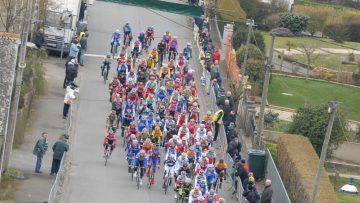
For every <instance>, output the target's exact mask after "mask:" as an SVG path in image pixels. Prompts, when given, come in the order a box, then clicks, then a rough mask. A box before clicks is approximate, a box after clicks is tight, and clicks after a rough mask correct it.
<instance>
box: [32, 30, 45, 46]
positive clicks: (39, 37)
mask: <svg viewBox="0 0 360 203" xmlns="http://www.w3.org/2000/svg"><path fill="white" fill-rule="evenodd" d="M44 43H45V35H44V30H43V29H42V28H40V29H39V30H38V31H37V32H36V33H35V37H34V44H35V46H36V47H37V48H38V49H40V48H41V47H42V46H43V44H44Z"/></svg>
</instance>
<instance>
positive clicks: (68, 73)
mask: <svg viewBox="0 0 360 203" xmlns="http://www.w3.org/2000/svg"><path fill="white" fill-rule="evenodd" d="M77 74H78V69H77V67H76V64H75V59H71V60H70V62H69V63H67V66H66V69H65V79H64V84H63V88H66V86H68V85H69V84H70V83H71V82H74V80H75V78H76V77H77Z"/></svg>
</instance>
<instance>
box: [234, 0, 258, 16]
mask: <svg viewBox="0 0 360 203" xmlns="http://www.w3.org/2000/svg"><path fill="white" fill-rule="evenodd" d="M239 1H240V6H241V8H242V9H243V10H244V11H245V13H246V18H248V19H249V18H253V19H255V18H256V15H257V13H258V7H259V6H258V5H259V4H260V1H259V0H251V1H248V0H239Z"/></svg>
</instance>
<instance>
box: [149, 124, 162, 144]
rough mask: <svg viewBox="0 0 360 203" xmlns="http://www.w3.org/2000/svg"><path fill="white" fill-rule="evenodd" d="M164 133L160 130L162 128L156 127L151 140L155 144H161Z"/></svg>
mask: <svg viewBox="0 0 360 203" xmlns="http://www.w3.org/2000/svg"><path fill="white" fill-rule="evenodd" d="M162 134H163V133H162V131H161V129H160V126H158V125H157V126H155V128H154V130H153V131H152V133H151V139H152V141H153V143H155V144H160V143H161V140H162Z"/></svg>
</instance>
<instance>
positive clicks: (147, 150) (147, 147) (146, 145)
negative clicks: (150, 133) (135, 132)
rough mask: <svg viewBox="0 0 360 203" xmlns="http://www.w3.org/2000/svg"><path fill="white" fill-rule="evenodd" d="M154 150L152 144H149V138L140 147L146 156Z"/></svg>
mask: <svg viewBox="0 0 360 203" xmlns="http://www.w3.org/2000/svg"><path fill="white" fill-rule="evenodd" d="M153 148H154V145H153V143H152V142H151V140H150V138H147V139H146V140H145V142H144V144H143V145H142V149H143V150H144V151H145V153H146V154H149V153H150V152H151V151H152V150H153Z"/></svg>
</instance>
